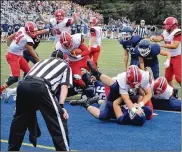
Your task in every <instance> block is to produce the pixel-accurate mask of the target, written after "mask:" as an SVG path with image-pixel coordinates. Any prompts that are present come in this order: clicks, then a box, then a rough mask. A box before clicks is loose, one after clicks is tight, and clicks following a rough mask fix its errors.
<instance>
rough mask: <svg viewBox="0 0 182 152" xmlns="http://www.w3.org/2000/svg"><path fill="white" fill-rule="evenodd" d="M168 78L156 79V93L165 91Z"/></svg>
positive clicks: (154, 88) (154, 89)
mask: <svg viewBox="0 0 182 152" xmlns="http://www.w3.org/2000/svg"><path fill="white" fill-rule="evenodd" d="M167 85H168V83H167V80H166V78H165V77H159V78H157V79H156V80H155V81H154V87H153V91H154V95H160V94H162V93H164V91H165V90H166V88H167Z"/></svg>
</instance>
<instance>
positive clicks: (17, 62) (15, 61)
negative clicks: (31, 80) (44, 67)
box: [6, 52, 30, 77]
mask: <svg viewBox="0 0 182 152" xmlns="http://www.w3.org/2000/svg"><path fill="white" fill-rule="evenodd" d="M6 60H7V62H8V63H9V65H10V68H11V73H12V76H17V77H19V76H20V69H21V70H22V71H23V72H25V73H28V72H29V71H30V66H29V64H28V63H27V61H26V60H25V59H24V58H23V56H19V55H15V54H12V53H10V52H8V53H7V55H6Z"/></svg>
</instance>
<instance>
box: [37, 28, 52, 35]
mask: <svg viewBox="0 0 182 152" xmlns="http://www.w3.org/2000/svg"><path fill="white" fill-rule="evenodd" d="M48 33H49V29H43V30H40V31H37V35H42V34H48Z"/></svg>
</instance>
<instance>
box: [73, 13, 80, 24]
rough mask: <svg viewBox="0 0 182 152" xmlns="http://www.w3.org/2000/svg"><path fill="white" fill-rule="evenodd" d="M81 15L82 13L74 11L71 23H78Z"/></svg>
mask: <svg viewBox="0 0 182 152" xmlns="http://www.w3.org/2000/svg"><path fill="white" fill-rule="evenodd" d="M79 16H80V13H74V14H73V15H72V20H71V24H74V23H76V22H77V21H78V18H79Z"/></svg>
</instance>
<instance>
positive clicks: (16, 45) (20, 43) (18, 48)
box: [8, 27, 34, 56]
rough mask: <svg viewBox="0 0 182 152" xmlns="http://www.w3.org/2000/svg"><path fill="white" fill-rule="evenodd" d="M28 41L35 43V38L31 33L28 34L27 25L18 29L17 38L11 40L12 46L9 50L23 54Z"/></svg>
mask: <svg viewBox="0 0 182 152" xmlns="http://www.w3.org/2000/svg"><path fill="white" fill-rule="evenodd" d="M28 42H30V43H33V44H34V41H33V39H32V38H31V37H30V36H29V35H27V34H26V32H25V27H21V28H20V29H19V30H18V31H17V33H16V35H15V39H14V40H13V41H12V42H11V44H10V46H9V47H8V52H10V53H12V54H16V55H19V56H22V55H23V51H24V50H25V45H26V44H27V43H28Z"/></svg>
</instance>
